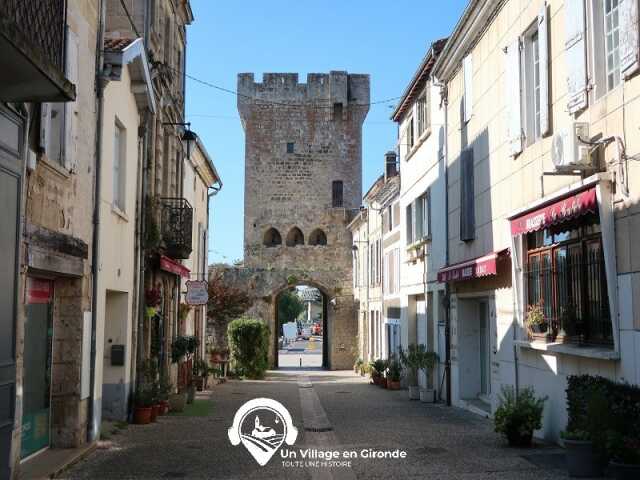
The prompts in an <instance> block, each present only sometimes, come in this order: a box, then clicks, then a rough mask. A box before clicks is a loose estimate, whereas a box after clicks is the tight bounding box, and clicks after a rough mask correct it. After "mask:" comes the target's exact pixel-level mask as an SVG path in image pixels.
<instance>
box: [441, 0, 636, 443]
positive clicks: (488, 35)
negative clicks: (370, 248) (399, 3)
mask: <svg viewBox="0 0 640 480" xmlns="http://www.w3.org/2000/svg"><path fill="white" fill-rule="evenodd" d="M637 22H638V13H637V3H636V2H633V1H627V0H624V1H621V2H602V1H598V0H594V1H589V0H587V1H584V0H575V1H568V0H565V1H562V0H557V1H554V0H551V1H547V2H543V1H532V2H525V3H522V2H515V1H501V2H488V1H478V2H472V3H471V4H469V6H468V7H467V9H466V10H465V12H464V13H463V15H462V18H461V20H460V21H459V22H458V24H457V26H456V29H455V30H454V32H453V33H452V35H451V37H450V39H449V41H448V43H447V45H446V46H445V48H444V50H443V51H442V53H441V54H440V57H439V59H438V61H437V62H436V65H435V66H434V72H433V73H434V76H435V77H436V78H437V79H438V80H440V81H441V82H442V83H444V84H445V85H446V91H445V95H446V97H445V98H446V105H447V112H446V115H447V124H446V134H445V138H446V151H447V154H446V172H447V177H448V182H447V189H448V192H449V195H448V198H449V204H448V209H447V215H448V223H449V228H448V230H449V236H448V246H447V247H448V249H449V262H448V265H447V266H446V267H445V268H443V269H441V270H440V272H439V280H440V281H442V282H444V283H446V284H447V286H448V288H449V289H450V293H451V295H450V297H449V303H448V305H449V309H450V310H449V314H450V318H451V370H452V372H451V379H450V380H451V388H452V398H453V401H454V403H455V404H457V405H461V406H467V407H469V408H476V409H479V410H481V411H485V412H487V413H490V412H493V411H494V410H495V408H496V406H497V393H499V392H500V389H501V387H502V386H503V385H516V386H520V387H522V386H526V385H531V386H533V388H534V389H535V391H536V393H537V394H538V395H547V396H548V400H547V402H546V403H545V414H544V420H543V428H542V430H541V431H540V432H537V433H538V434H539V435H541V436H544V437H546V438H549V439H557V438H558V435H559V431H560V430H561V429H563V428H564V425H565V424H566V419H567V417H566V402H565V394H564V391H565V387H566V378H567V376H568V375H571V374H579V373H592V374H600V375H604V376H606V377H609V378H612V379H618V380H625V381H628V382H631V383H636V384H637V383H638V382H639V381H640V378H638V361H639V360H638V359H639V357H638V342H639V341H640V340H639V338H640V334H639V333H638V330H639V328H640V327H639V323H638V318H640V317H639V310H638V308H637V305H635V303H634V300H633V298H634V295H633V292H635V291H637V288H638V281H639V280H638V274H637V273H635V271H636V270H635V269H634V264H635V263H636V261H635V260H634V256H633V255H632V248H631V242H632V239H633V238H634V237H633V235H634V233H633V232H634V231H636V229H637V226H638V216H637V213H638V208H637V203H638V196H639V194H640V190H639V187H638V185H637V179H638V178H640V176H638V168H639V167H638V165H637V164H636V162H634V161H633V160H634V159H635V158H636V156H637V155H638V148H639V147H638V136H637V135H633V134H631V133H630V132H631V130H630V129H631V128H633V127H632V126H633V125H634V120H633V119H634V118H635V115H634V114H635V113H636V112H637V109H638V108H639V105H640V104H639V103H638V99H637V98H636V97H637V95H636V93H637V91H638V88H640V80H638V76H637V68H638V23H637ZM614 31H615V33H614ZM612 35H616V38H620V41H619V42H614V41H608V40H607V39H609V40H611V38H609V37H611V36H612ZM618 36H619V37H618ZM532 319H538V320H539V321H538V322H537V324H536V325H533V326H532V325H530V322H531V321H532Z"/></svg>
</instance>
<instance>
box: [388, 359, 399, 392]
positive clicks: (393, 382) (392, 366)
mask: <svg viewBox="0 0 640 480" xmlns="http://www.w3.org/2000/svg"><path fill="white" fill-rule="evenodd" d="M401 377H402V365H400V362H399V361H397V360H396V359H393V360H391V361H390V362H389V367H388V368H387V388H388V389H389V390H400V378H401Z"/></svg>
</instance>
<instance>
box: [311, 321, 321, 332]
mask: <svg viewBox="0 0 640 480" xmlns="http://www.w3.org/2000/svg"><path fill="white" fill-rule="evenodd" d="M311 332H312V333H313V334H314V335H322V325H321V324H320V323H319V322H316V323H314V324H313V327H311Z"/></svg>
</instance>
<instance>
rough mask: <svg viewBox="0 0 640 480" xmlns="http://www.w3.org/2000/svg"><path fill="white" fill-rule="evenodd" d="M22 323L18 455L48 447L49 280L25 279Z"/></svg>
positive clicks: (49, 364)
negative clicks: (23, 318) (24, 302)
mask: <svg viewBox="0 0 640 480" xmlns="http://www.w3.org/2000/svg"><path fill="white" fill-rule="evenodd" d="M28 281H29V284H28V300H27V320H26V323H25V326H24V371H23V410H22V448H21V458H25V457H28V456H29V455H32V454H33V453H35V452H37V451H39V450H42V449H43V448H46V447H48V446H49V423H50V422H49V421H50V408H51V348H52V338H53V319H52V314H53V305H52V300H53V282H51V281H49V280H40V279H35V278H29V280H28Z"/></svg>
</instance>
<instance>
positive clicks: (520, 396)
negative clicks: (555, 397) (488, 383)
mask: <svg viewBox="0 0 640 480" xmlns="http://www.w3.org/2000/svg"><path fill="white" fill-rule="evenodd" d="M498 399H499V402H500V405H499V406H498V408H497V410H496V413H495V415H494V423H495V430H496V432H498V433H501V434H503V435H504V436H506V437H507V439H508V440H509V443H514V442H513V441H514V440H515V441H516V443H517V442H518V440H520V439H522V440H524V439H526V438H527V437H528V438H529V440H530V438H531V435H533V431H534V430H537V429H539V428H541V427H542V412H543V410H544V402H545V400H546V399H547V397H543V398H537V397H536V396H535V392H534V391H533V388H531V387H526V388H523V389H521V390H520V391H519V392H518V393H516V391H515V388H513V386H503V387H502V393H501V394H500V395H499V396H498Z"/></svg>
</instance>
